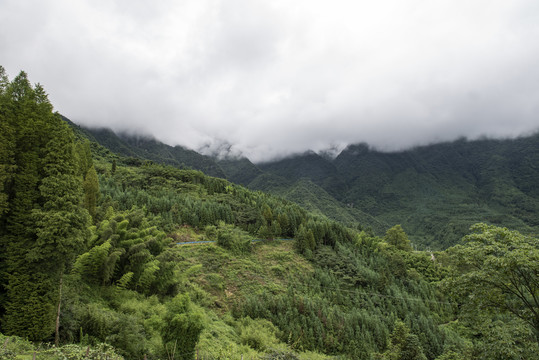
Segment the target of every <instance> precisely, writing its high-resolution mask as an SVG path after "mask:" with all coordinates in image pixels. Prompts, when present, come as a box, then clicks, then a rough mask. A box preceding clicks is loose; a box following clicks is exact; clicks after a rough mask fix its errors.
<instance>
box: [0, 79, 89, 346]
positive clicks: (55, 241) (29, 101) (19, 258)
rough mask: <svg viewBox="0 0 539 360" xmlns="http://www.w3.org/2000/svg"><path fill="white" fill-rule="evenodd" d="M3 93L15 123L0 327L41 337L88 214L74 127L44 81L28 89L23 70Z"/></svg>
mask: <svg viewBox="0 0 539 360" xmlns="http://www.w3.org/2000/svg"><path fill="white" fill-rule="evenodd" d="M4 100H5V101H6V103H5V104H4V105H5V106H4V108H5V110H6V111H5V112H4V111H3V112H2V116H4V115H5V120H6V122H7V124H9V125H11V126H12V128H13V129H14V142H15V146H14V151H13V158H14V163H15V165H16V166H17V167H16V170H15V172H14V174H13V179H12V181H11V182H10V184H9V187H8V188H7V191H6V192H5V193H6V194H7V197H8V205H9V211H8V212H7V213H6V214H5V216H4V218H3V219H2V220H3V221H5V223H6V228H5V230H4V231H3V233H2V234H1V235H2V237H1V241H0V243H1V244H2V246H3V248H4V249H5V254H3V259H2V260H5V268H4V270H5V271H4V274H5V275H6V276H5V279H6V281H5V289H6V290H7V291H6V293H5V295H6V296H5V299H3V302H4V303H3V306H4V309H5V314H4V316H3V318H2V331H3V332H5V333H7V334H16V335H19V336H24V337H28V338H29V339H31V340H44V339H47V338H50V336H51V335H52V333H53V332H54V328H55V319H57V315H58V313H59V304H58V302H59V300H58V299H59V292H60V291H61V284H62V274H63V273H64V271H65V269H66V267H67V266H68V265H69V264H71V263H72V262H73V259H74V257H75V256H76V254H77V252H79V251H80V249H81V248H82V247H83V245H84V242H85V239H86V237H87V236H88V234H87V226H88V219H89V217H88V213H87V211H86V210H84V209H83V208H82V206H81V204H82V184H81V178H80V177H79V176H77V168H78V164H77V161H76V157H75V154H74V137H73V134H72V132H71V130H70V129H69V128H68V126H67V124H65V123H63V122H62V120H61V119H60V117H59V115H57V114H54V113H53V112H52V105H51V104H50V103H49V101H48V99H47V95H46V94H45V92H44V91H43V88H42V87H41V86H39V85H36V87H35V88H32V86H31V85H30V83H29V82H28V80H27V78H26V74H24V73H21V74H20V75H19V76H17V77H16V78H15V79H14V80H13V82H11V83H10V84H9V86H8V87H7V91H6V94H5V98H4Z"/></svg>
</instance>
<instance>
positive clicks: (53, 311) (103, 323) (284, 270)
mask: <svg viewBox="0 0 539 360" xmlns="http://www.w3.org/2000/svg"><path fill="white" fill-rule="evenodd" d="M0 75H2V76H1V77H0V79H2V81H1V82H0V85H1V87H0V116H2V118H1V122H0V126H1V132H0V137H1V140H2V141H1V142H0V224H1V226H0V260H1V261H0V273H1V277H0V280H1V284H0V333H1V334H2V335H0V358H2V359H3V358H6V359H14V358H22V359H26V358H31V357H32V356H33V354H34V353H36V354H37V355H38V356H39V357H38V358H44V359H65V358H69V359H71V358H73V359H75V358H119V357H123V358H126V359H143V358H145V357H146V358H147V359H194V358H195V357H198V358H199V359H210V360H211V359H240V358H241V357H242V356H243V357H244V358H245V359H315V360H316V359H320V360H322V359H384V360H385V359H421V360H423V359H429V360H434V359H437V360H448V359H498V358H499V359H534V358H537V354H539V351H538V343H539V341H538V340H539V338H538V336H537V334H538V327H537V325H538V324H539V321H538V318H537V313H538V312H539V309H538V304H537V299H538V298H539V294H538V291H539V290H538V287H539V286H538V285H539V284H538V279H537V272H538V269H537V264H538V263H539V261H538V260H539V245H538V243H539V242H538V241H537V239H536V238H532V237H528V236H525V235H521V234H519V233H517V232H514V231H509V230H507V229H505V228H499V227H495V226H492V225H477V226H476V227H474V228H473V229H472V233H471V234H470V235H468V236H467V237H466V238H465V241H464V244H463V245H460V246H457V247H454V248H450V249H448V250H446V251H443V252H436V253H430V252H429V253H428V252H422V251H414V250H413V247H412V242H411V241H410V239H409V236H408V235H407V234H406V232H405V231H404V228H403V226H400V225H396V226H393V227H389V226H388V228H389V229H388V230H387V231H386V232H385V236H383V237H381V236H376V235H375V234H374V233H373V231H372V230H370V229H367V228H364V227H363V226H361V224H356V223H354V222H353V221H352V222H351V223H353V225H354V226H353V227H348V226H345V225H344V224H343V223H341V222H337V221H335V220H334V219H329V218H328V217H325V216H323V215H322V214H321V212H318V211H317V212H316V213H312V212H309V211H307V210H306V209H304V208H302V207H300V206H299V205H297V204H295V203H293V202H290V201H288V200H285V199H283V198H279V197H276V196H272V195H268V194H265V193H262V192H254V191H251V190H248V189H246V188H244V187H242V186H239V185H235V184H233V183H230V182H228V181H226V180H224V179H220V178H214V177H210V176H207V175H205V174H204V173H202V172H200V171H198V170H190V169H180V168H178V167H181V166H180V165H177V164H176V165H177V166H178V167H173V166H170V165H163V164H156V163H154V162H153V161H151V160H148V158H145V159H140V158H134V157H123V156H121V155H118V154H114V153H113V152H111V151H110V150H109V149H106V148H104V147H102V146H101V145H99V144H97V143H95V142H94V141H93V140H94V139H92V138H91V137H90V138H88V137H86V135H85V132H84V131H82V130H81V129H78V128H76V127H75V128H74V130H71V128H70V127H68V125H67V123H66V122H65V121H63V120H62V118H61V117H60V116H59V115H58V114H55V113H53V112H52V106H51V104H50V103H49V101H48V100H47V97H46V95H45V93H44V91H43V89H42V88H41V87H40V86H39V85H36V86H31V85H30V84H29V82H28V80H27V78H26V75H25V74H24V73H21V74H20V75H19V76H17V77H16V78H15V79H14V80H13V81H9V80H8V79H7V78H6V77H5V76H4V74H3V69H2V68H0ZM72 128H73V127H72ZM135 155H136V154H135ZM129 156H134V155H133V154H130V155H129ZM309 156H311V157H312V156H313V155H312V154H311V155H309ZM310 161H312V163H313V164H317V163H318V160H317V158H316V157H315V158H313V159H311V160H310ZM243 166H248V164H243ZM332 169H333V168H332V167H325V168H324V169H323V171H322V172H320V173H318V176H319V177H318V178H317V179H318V180H320V179H324V175H323V172H324V171H330V170H331V171H333V170H332ZM289 170H290V171H292V167H290V168H289ZM255 172H256V171H255ZM253 174H254V173H253ZM264 175H268V174H264ZM270 176H272V177H273V178H274V179H276V180H278V181H280V180H279V177H278V176H277V175H270ZM318 180H317V181H318ZM278 181H276V183H278ZM330 182H331V181H329V183H330ZM306 183H307V184H314V182H306ZM309 186H310V185H309ZM316 187H318V188H320V189H322V188H323V186H321V185H316ZM313 188H315V186H314V185H313ZM316 191H318V190H316ZM530 191H531V190H530ZM327 194H329V192H327ZM353 213H354V212H346V213H342V214H348V215H351V214H353ZM343 216H345V215H343ZM348 224H350V223H348ZM255 238H263V239H264V240H263V241H259V242H255V243H253V242H252V241H251V240H253V239H255ZM283 238H286V239H289V238H294V240H293V241H282V240H279V239H283ZM207 240H213V241H215V242H214V243H207V242H205V241H207ZM188 242H195V244H194V245H193V244H191V245H187V244H186V245H182V246H179V245H178V243H188ZM197 242H198V244H196V243H197ZM51 343H55V345H50V344H51ZM45 344H47V345H45Z"/></svg>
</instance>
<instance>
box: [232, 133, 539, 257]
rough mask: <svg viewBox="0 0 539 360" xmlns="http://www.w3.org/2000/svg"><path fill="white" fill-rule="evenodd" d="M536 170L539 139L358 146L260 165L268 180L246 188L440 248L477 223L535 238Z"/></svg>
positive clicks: (260, 178) (538, 195) (263, 178)
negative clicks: (384, 148)
mask: <svg viewBox="0 0 539 360" xmlns="http://www.w3.org/2000/svg"><path fill="white" fill-rule="evenodd" d="M537 164H539V135H534V136H530V137H522V138H518V139H514V140H477V141H466V140H458V141H455V142H451V143H442V144H435V145H429V146H423V147H417V148H415V149H412V150H407V151H401V152H393V153H384V152H379V151H376V150H373V149H370V148H369V147H368V146H367V145H362V144H360V145H351V146H349V147H347V148H346V149H345V150H343V151H342V152H341V153H340V154H339V155H338V156H337V158H335V159H331V158H328V157H322V156H318V155H316V154H314V153H312V152H311V153H306V154H304V155H297V156H293V157H290V158H287V159H283V160H279V161H275V162H270V163H264V164H259V165H258V168H260V169H261V170H263V171H264V174H261V175H259V176H258V177H257V178H255V179H253V180H250V182H244V183H243V184H244V185H246V186H248V187H249V188H253V189H261V190H263V191H269V192H272V193H275V194H278V195H280V196H284V197H286V198H288V199H290V200H292V201H297V202H298V203H300V204H301V205H302V206H305V207H307V208H309V209H311V210H313V211H320V212H321V213H323V214H325V215H326V216H328V217H331V218H334V219H337V220H339V221H343V222H345V223H348V224H352V223H353V221H355V222H356V223H360V224H362V225H363V226H370V227H372V228H373V229H374V230H375V231H376V232H377V233H378V234H381V233H383V231H384V230H385V229H387V227H388V226H390V225H391V224H402V226H403V227H404V229H405V230H406V231H407V232H408V233H409V234H410V238H411V239H412V241H413V243H414V244H415V245H416V246H418V247H421V248H431V249H443V248H447V247H449V246H451V245H454V244H456V243H457V242H458V241H459V240H460V239H461V238H462V236H463V235H464V234H466V233H467V231H468V228H469V227H470V226H471V225H472V224H474V223H476V222H480V221H484V222H488V223H490V224H494V225H503V226H509V227H511V228H514V229H518V230H520V231H522V232H524V233H537V231H538V229H539V222H538V220H537V219H538V217H537V214H538V213H539V205H538V204H539V191H538V185H537V184H538V183H537V181H535V179H537V178H539V165H537ZM227 169H228V168H224V171H225V173H226V172H227ZM277 179H285V180H283V181H277ZM308 181H310V182H311V184H309V182H308ZM315 185H316V187H318V188H319V189H318V190H317V191H314V190H313V189H314V188H315ZM298 192H300V193H301V194H302V195H300V196H297V195H296V194H297V193H298ZM309 194H312V196H311V195H309ZM328 195H329V196H330V197H328ZM350 209H357V210H358V211H355V210H354V211H353V212H352V213H351V210H350ZM365 214H368V216H365ZM373 219H374V220H373ZM381 224H387V225H388V226H387V227H385V228H383V227H381Z"/></svg>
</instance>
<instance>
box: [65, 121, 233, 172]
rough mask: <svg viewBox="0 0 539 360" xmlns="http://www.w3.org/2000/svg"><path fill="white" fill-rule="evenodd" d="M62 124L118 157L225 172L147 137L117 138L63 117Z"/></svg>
mask: <svg viewBox="0 0 539 360" xmlns="http://www.w3.org/2000/svg"><path fill="white" fill-rule="evenodd" d="M64 120H66V121H67V122H68V123H69V124H71V125H72V126H73V127H75V128H76V131H78V132H80V133H81V134H83V136H85V137H86V138H88V139H89V140H91V141H94V142H97V143H99V144H101V145H102V146H104V147H105V148H107V149H109V150H111V151H112V152H114V153H117V154H119V155H123V156H126V157H133V158H138V159H143V160H152V161H155V162H157V163H160V164H166V165H172V166H176V167H182V168H191V169H195V170H201V171H204V173H206V174H208V175H210V176H216V177H222V178H224V177H225V174H224V172H223V171H222V170H221V168H220V167H219V165H217V163H216V162H215V161H214V160H213V159H211V158H210V157H208V156H205V155H201V154H199V153H197V152H196V151H193V150H190V149H186V148H184V147H182V146H179V145H178V146H170V145H167V144H164V143H162V142H160V141H158V140H156V139H154V138H152V137H150V136H144V135H129V134H126V133H124V134H116V133H115V132H113V131H112V130H110V129H107V128H85V127H81V126H78V125H75V124H73V123H72V122H71V121H70V120H69V119H67V118H65V117H64Z"/></svg>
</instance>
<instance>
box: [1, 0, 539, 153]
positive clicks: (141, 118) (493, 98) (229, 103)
mask: <svg viewBox="0 0 539 360" xmlns="http://www.w3.org/2000/svg"><path fill="white" fill-rule="evenodd" d="M538 20H539V6H538V5H536V2H535V1H532V0H514V1H501V0H495V1H485V0H467V1H454V0H451V1H450V0H437V1H431V0H410V1H406V2H403V1H399V0H382V1H377V2H372V1H371V2H366V1H348V0H332V1H331V2H330V1H313V0H312V1H306V0H296V1H294V2H290V1H284V0H274V1H269V0H232V1H226V2H225V1H218V0H190V1H182V2H177V1H172V0H162V1H156V2H150V1H144V0H137V1H126V0H117V1H104V0H101V1H90V0H80V1H67V0H45V1H37V0H35V1H18V0H5V1H3V2H2V3H1V4H0V34H1V35H0V53H1V54H2V58H1V59H0V62H1V64H2V65H4V66H5V67H6V68H7V70H8V72H10V73H11V74H12V75H14V74H15V73H16V72H17V71H18V70H20V69H24V70H25V71H27V72H28V73H29V76H30V79H31V80H32V81H36V82H40V83H42V84H43V85H44V86H45V88H46V89H47V91H48V92H49V93H50V97H51V100H52V101H53V104H54V105H55V107H56V108H57V110H59V111H60V112H62V113H63V114H65V115H66V116H68V117H70V118H72V120H74V121H75V122H79V123H82V124H85V125H95V126H110V127H112V128H114V129H117V130H118V129H130V130H133V131H146V132H150V133H152V134H153V135H155V136H156V137H158V138H160V139H162V140H164V141H166V142H168V143H171V144H183V145H186V146H189V147H193V148H198V147H200V146H202V145H203V144H206V143H208V142H211V141H212V139H219V140H218V142H219V143H220V142H221V141H222V140H224V141H227V142H228V143H231V144H234V145H233V149H234V151H242V152H243V153H244V154H246V155H248V156H249V157H251V158H253V159H254V160H262V159H265V158H268V157H271V156H281V155H284V154H288V153H291V152H298V151H304V150H307V149H315V150H320V149H323V148H326V147H327V148H329V147H330V146H332V145H338V146H342V144H345V143H352V142H367V143H369V144H372V145H374V146H376V147H379V148H384V149H398V148H402V147H407V146H412V145H416V144H420V143H428V142H432V141H437V140H448V139H452V138H456V137H458V136H462V135H467V136H469V137H472V138H473V137H478V136H480V135H483V134H486V135H492V136H516V135H518V134H520V133H524V132H529V131H533V130H535V129H537V128H538V127H539V122H538V120H537V115H538V113H539V108H538V106H539V105H538V104H539V86H538V85H539V69H538V68H537V66H536V64H537V63H538V60H539V46H538V45H537V38H539V21H538Z"/></svg>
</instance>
